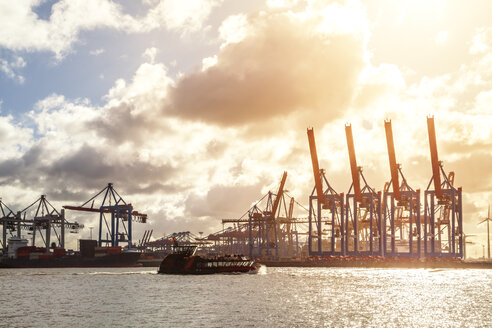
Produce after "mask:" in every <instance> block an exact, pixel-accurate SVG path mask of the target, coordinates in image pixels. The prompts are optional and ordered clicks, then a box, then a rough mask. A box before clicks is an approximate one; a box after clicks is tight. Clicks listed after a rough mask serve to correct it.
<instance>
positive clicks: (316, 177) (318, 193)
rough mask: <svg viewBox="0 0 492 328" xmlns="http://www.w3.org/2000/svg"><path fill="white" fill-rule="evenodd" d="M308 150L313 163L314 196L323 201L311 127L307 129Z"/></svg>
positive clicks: (321, 183)
mask: <svg viewBox="0 0 492 328" xmlns="http://www.w3.org/2000/svg"><path fill="white" fill-rule="evenodd" d="M307 135H308V141H309V151H310V153H311V162H312V164H313V175H314V185H315V188H316V196H317V197H318V201H319V202H323V200H324V197H323V182H322V180H321V172H320V170H319V162H318V153H317V151H316V141H315V140H314V132H313V129H312V128H311V129H307Z"/></svg>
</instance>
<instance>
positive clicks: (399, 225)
mask: <svg viewBox="0 0 492 328" xmlns="http://www.w3.org/2000/svg"><path fill="white" fill-rule="evenodd" d="M384 128H385V132H386V144H387V147H388V159H389V167H390V173H391V180H390V182H389V183H387V184H386V185H385V187H384V195H383V228H382V231H383V233H384V234H385V236H384V238H383V241H384V246H383V251H384V253H385V255H386V256H415V257H419V256H420V255H421V222H420V190H416V191H415V190H414V189H412V187H410V185H409V184H408V182H407V179H406V178H405V176H404V175H403V172H402V170H401V165H400V164H397V163H396V154H395V146H394V142H393V131H392V128H391V120H387V121H385V122H384ZM400 177H401V180H402V182H401V184H400V182H399V178H400ZM390 187H392V190H393V191H392V192H390ZM388 224H389V237H390V248H389V249H388V245H387V241H388V240H387V232H388V230H387V228H388V227H387V225H388ZM396 229H398V230H399V238H398V236H397V231H396ZM414 238H415V239H416V245H415V246H416V247H414V241H413V240H414ZM397 242H398V245H397ZM397 246H398V247H397Z"/></svg>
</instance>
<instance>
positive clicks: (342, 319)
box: [0, 267, 492, 327]
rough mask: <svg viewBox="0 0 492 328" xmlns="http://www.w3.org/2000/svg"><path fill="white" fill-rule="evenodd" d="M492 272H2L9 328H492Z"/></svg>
mask: <svg viewBox="0 0 492 328" xmlns="http://www.w3.org/2000/svg"><path fill="white" fill-rule="evenodd" d="M491 287H492V270H474V269H468V270H464V269H461V270H448V269H446V270H428V269H408V270H407V269H347V268H265V267H263V268H262V269H261V270H260V273H259V274H256V275H253V274H237V275H235V274H229V275H224V274H218V275H207V276H178V275H175V276H173V275H158V274H156V269H154V268H136V269H135V268H111V269H110V268H96V269H94V268H87V269H80V268H73V269H14V270H6V269H3V270H0V306H1V308H0V327H165V326H169V327H402V326H405V327H492V290H491Z"/></svg>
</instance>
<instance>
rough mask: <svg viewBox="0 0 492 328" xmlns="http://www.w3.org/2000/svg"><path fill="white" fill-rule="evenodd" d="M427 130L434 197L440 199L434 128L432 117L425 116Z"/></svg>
mask: <svg viewBox="0 0 492 328" xmlns="http://www.w3.org/2000/svg"><path fill="white" fill-rule="evenodd" d="M427 131H428V133H429V146H430V155H431V163H432V179H433V180H434V190H435V192H436V198H437V199H442V189H441V174H440V172H439V169H440V163H439V157H438V155H437V142H436V129H435V127H434V117H428V118H427Z"/></svg>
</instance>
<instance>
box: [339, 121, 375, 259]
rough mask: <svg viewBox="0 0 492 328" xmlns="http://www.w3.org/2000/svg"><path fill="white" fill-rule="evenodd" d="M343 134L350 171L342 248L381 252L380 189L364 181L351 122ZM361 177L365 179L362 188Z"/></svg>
mask: <svg viewBox="0 0 492 328" xmlns="http://www.w3.org/2000/svg"><path fill="white" fill-rule="evenodd" d="M345 135H346V138H347V147H348V153H349V160H350V170H351V173H352V184H351V186H350V189H349V191H348V193H347V196H346V202H345V229H346V236H347V238H346V239H345V243H346V245H345V249H346V252H347V254H353V255H382V254H383V234H384V232H383V227H382V225H383V220H382V218H381V217H382V215H381V192H376V191H375V190H374V189H373V188H371V187H370V186H369V185H368V184H367V181H366V179H365V177H364V174H363V173H362V167H360V166H357V159H356V156H355V147H354V139H353V136H352V126H351V125H350V124H347V125H345ZM361 179H362V182H364V186H363V187H362V188H361ZM359 242H362V245H361V244H360V243H359Z"/></svg>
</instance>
